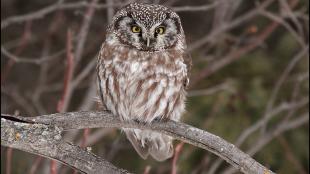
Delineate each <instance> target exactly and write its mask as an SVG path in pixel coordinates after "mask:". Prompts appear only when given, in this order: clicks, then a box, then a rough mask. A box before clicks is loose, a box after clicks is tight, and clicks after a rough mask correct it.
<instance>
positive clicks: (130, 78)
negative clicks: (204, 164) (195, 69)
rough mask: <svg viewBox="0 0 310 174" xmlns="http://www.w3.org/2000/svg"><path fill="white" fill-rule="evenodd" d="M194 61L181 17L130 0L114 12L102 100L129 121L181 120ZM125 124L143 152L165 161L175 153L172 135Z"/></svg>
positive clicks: (101, 66)
mask: <svg viewBox="0 0 310 174" xmlns="http://www.w3.org/2000/svg"><path fill="white" fill-rule="evenodd" d="M190 66H191V58H190V57H189V55H188V54H187V53H186V43H185V36H184V31H183V29H182V25H181V20H180V17H179V16H178V15H177V14H176V13H175V12H173V11H172V10H171V9H169V8H167V7H164V6H161V5H151V4H139V3H132V4H129V5H127V6H125V7H124V8H122V9H121V10H119V11H118V12H117V13H116V15H115V16H114V17H113V20H112V23H111V24H110V25H109V27H108V29H107V36H106V40H105V42H104V43H103V45H102V47H101V50H100V53H99V57H98V66H97V71H98V72H97V74H98V84H99V93H100V97H101V100H102V103H103V106H104V107H105V108H106V109H107V110H110V111H111V112H112V113H113V114H114V115H117V116H120V118H121V120H124V121H139V122H143V123H151V122H152V121H153V120H165V119H171V120H175V121H179V120H180V117H181V115H182V113H183V112H184V109H185V103H184V102H185V98H186V91H185V89H186V87H187V85H188V82H189V80H188V73H189V69H190ZM123 130H124V132H125V133H126V135H127V138H128V139H129V141H130V142H131V144H132V145H133V147H134V148H135V149H136V151H137V152H138V153H139V155H140V156H141V157H142V158H144V159H146V158H147V156H148V155H149V154H150V155H151V156H152V157H153V158H155V159H156V160H158V161H163V160H165V159H167V158H170V157H171V156H172V155H173V145H172V138H171V137H169V136H167V135H163V134H160V133H157V132H153V131H149V130H139V129H128V128H124V129H123Z"/></svg>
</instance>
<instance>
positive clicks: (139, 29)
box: [131, 26, 141, 33]
mask: <svg viewBox="0 0 310 174" xmlns="http://www.w3.org/2000/svg"><path fill="white" fill-rule="evenodd" d="M131 31H132V32H133V33H140V32H141V28H140V27H138V26H132V27H131Z"/></svg>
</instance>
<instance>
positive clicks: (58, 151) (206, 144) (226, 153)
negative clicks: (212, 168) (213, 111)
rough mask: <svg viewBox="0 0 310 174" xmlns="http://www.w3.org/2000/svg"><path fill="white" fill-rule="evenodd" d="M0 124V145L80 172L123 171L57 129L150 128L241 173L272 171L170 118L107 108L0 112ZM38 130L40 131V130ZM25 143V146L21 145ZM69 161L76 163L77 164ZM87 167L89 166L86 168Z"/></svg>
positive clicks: (245, 155) (220, 142)
mask: <svg viewBox="0 0 310 174" xmlns="http://www.w3.org/2000/svg"><path fill="white" fill-rule="evenodd" d="M14 123H15V124H14ZM1 125H2V126H1V144H2V145H5V146H9V147H14V148H17V149H21V150H24V151H28V152H31V153H37V154H40V155H43V156H46V157H49V158H54V159H57V160H59V161H61V162H63V163H65V164H67V165H69V166H71V167H74V168H76V169H78V170H80V171H84V172H87V171H92V172H91V173H94V171H93V170H96V171H101V170H102V169H106V170H111V171H114V172H118V173H122V172H125V171H123V170H120V171H118V169H115V167H114V166H112V167H111V164H109V163H108V162H106V161H104V160H102V159H100V158H98V157H95V156H94V155H92V154H90V153H89V152H87V151H84V150H82V149H81V148H79V147H77V146H74V145H71V144H69V143H66V142H63V141H62V140H60V139H61V137H60V133H61V131H65V130H71V129H85V128H99V127H117V128H138V129H150V130H154V131H157V132H160V133H164V134H167V135H170V136H172V137H174V138H176V139H178V140H181V141H184V142H186V143H189V144H192V145H194V146H197V147H200V148H202V149H205V150H208V151H210V152H212V153H214V154H216V155H217V156H220V157H221V158H222V159H224V160H226V161H227V162H228V163H230V164H231V165H232V166H234V167H235V168H236V169H238V170H240V171H241V172H243V173H253V174H254V173H257V174H261V173H268V174H272V173H273V172H272V171H270V170H268V169H267V168H265V167H264V166H262V165H261V164H260V163H258V162H256V161H255V160H254V159H253V158H251V157H250V156H249V155H247V154H245V153H244V152H242V151H241V150H239V149H238V148H237V147H235V146H234V145H233V144H230V143H228V142H227V141H225V140H223V139H222V138H220V137H218V136H216V135H213V134H211V133H209V132H207V131H204V130H201V129H198V128H195V127H192V126H190V125H187V124H185V123H181V122H175V121H171V120H169V121H166V122H164V123H163V122H153V123H152V124H139V123H135V122H123V121H121V120H120V119H119V117H117V116H114V115H112V114H111V113H110V112H107V111H105V112H91V111H90V112H89V111H87V112H86V111H81V112H68V113H56V114H51V115H43V116H37V117H21V116H12V115H5V114H1ZM21 128H22V129H21ZM18 130H22V131H23V132H25V133H26V135H27V137H23V138H21V137H22V136H20V138H18V139H16V135H17V134H16V132H17V131H18ZM40 130H42V131H43V133H42V131H40ZM44 132H47V133H48V135H44ZM14 133H15V134H14ZM19 134H21V133H19ZM12 137H13V138H12ZM14 137H15V139H14ZM55 137H57V138H55ZM42 140H48V141H42ZM26 146H28V148H25V147H26ZM29 147H32V148H29ZM47 147H48V148H47ZM49 149H54V150H49ZM64 154H66V155H64ZM72 161H75V162H76V161H77V162H80V163H79V164H77V163H73V162H72ZM90 163H91V165H90ZM86 164H87V165H86ZM87 166H88V167H89V166H92V167H91V169H90V168H88V167H87ZM99 168H100V170H99Z"/></svg>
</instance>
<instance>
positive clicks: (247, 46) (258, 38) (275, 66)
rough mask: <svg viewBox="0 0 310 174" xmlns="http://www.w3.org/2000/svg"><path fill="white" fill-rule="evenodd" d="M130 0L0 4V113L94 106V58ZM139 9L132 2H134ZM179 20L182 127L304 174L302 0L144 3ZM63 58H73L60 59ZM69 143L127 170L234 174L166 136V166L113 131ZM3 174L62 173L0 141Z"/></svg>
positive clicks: (83, 133) (85, 134) (286, 171)
mask: <svg viewBox="0 0 310 174" xmlns="http://www.w3.org/2000/svg"><path fill="white" fill-rule="evenodd" d="M129 2H133V1H130V0H114V1H113V0H74V1H73V0H71V1H70V0H58V1H56V0H44V1H42V0H27V1H25V0H1V113H7V114H18V115H22V116H36V115H42V114H51V113H55V112H69V111H81V110H86V111H87V110H97V109H98V104H97V100H98V99H97V89H96V88H97V86H96V83H95V80H96V79H95V76H94V75H95V66H96V55H97V53H98V51H99V48H100V45H101V43H102V42H103V41H104V39H105V29H106V27H107V25H108V23H109V22H110V21H111V18H112V16H113V15H114V14H115V12H116V11H117V9H119V8H120V7H122V6H124V5H126V4H127V3H129ZM140 2H142V1H140ZM143 2H148V3H158V4H162V5H166V6H169V7H171V8H173V9H174V10H175V11H177V12H178V14H179V15H180V16H181V19H182V23H183V27H184V30H185V34H186V39H187V43H188V50H189V52H190V54H191V55H192V58H193V69H192V73H191V80H190V89H189V92H188V102H187V112H186V113H185V114H184V116H183V119H182V120H183V121H184V122H186V123H188V124H191V125H193V126H195V127H198V128H201V129H204V130H207V131H209V132H211V133H213V134H216V135H218V136H220V137H222V138H224V139H226V140H227V141H229V142H231V143H234V144H235V145H236V146H238V147H240V148H241V150H243V151H244V152H246V153H248V154H249V155H251V156H253V157H254V159H256V160H257V161H258V162H260V163H262V164H263V165H265V166H267V167H269V168H270V169H271V170H273V171H275V172H277V173H281V174H292V173H300V174H306V173H309V108H308V105H309V38H308V37H309V1H308V0H251V1H249V0H195V1H190V0H153V1H152V0H149V1H143ZM70 55H72V56H70ZM64 138H65V139H66V140H67V141H70V142H73V143H74V144H78V145H80V146H82V147H92V152H94V153H95V154H96V155H98V156H101V157H103V158H105V159H107V160H108V161H110V162H112V163H113V164H114V165H116V166H118V167H121V168H124V169H127V170H129V171H131V172H134V173H145V174H147V173H150V174H153V173H154V174H166V173H171V170H172V168H173V167H176V168H177V173H180V174H214V173H215V174H217V173H225V174H226V173H227V174H228V173H238V172H237V171H235V170H234V169H233V168H232V167H231V166H230V165H229V164H227V163H226V162H225V161H223V160H221V159H220V158H218V157H217V156H215V155H213V154H211V153H209V152H208V151H205V150H202V149H199V148H197V147H194V146H191V145H187V144H183V143H181V142H179V141H175V147H176V146H177V147H178V148H177V149H178V150H179V151H178V152H177V154H178V157H175V160H176V163H173V162H172V159H171V160H167V161H165V162H156V161H154V160H152V159H148V160H142V159H141V158H140V157H139V156H138V154H137V153H136V152H135V151H134V149H133V148H132V146H131V145H130V143H129V142H128V140H127V139H126V138H125V136H124V134H123V133H122V132H120V131H119V130H117V129H91V130H90V129H86V130H80V131H71V132H66V134H65V135H64ZM1 173H6V174H9V173H12V174H20V173H23V174H24V173H29V174H34V173H37V174H45V173H46V174H49V173H51V174H53V173H59V174H65V173H74V171H73V170H72V169H71V168H69V167H67V166H64V165H62V164H60V163H58V162H51V160H49V159H46V158H43V157H39V156H36V155H33V154H29V153H26V152H22V151H18V150H14V149H10V148H6V147H2V146H1Z"/></svg>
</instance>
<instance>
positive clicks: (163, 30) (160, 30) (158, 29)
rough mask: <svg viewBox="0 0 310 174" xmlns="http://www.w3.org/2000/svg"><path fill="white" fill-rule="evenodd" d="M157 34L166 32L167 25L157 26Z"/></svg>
mask: <svg viewBox="0 0 310 174" xmlns="http://www.w3.org/2000/svg"><path fill="white" fill-rule="evenodd" d="M155 32H156V34H164V32H165V27H163V26H161V27H157V28H156V30H155Z"/></svg>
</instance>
